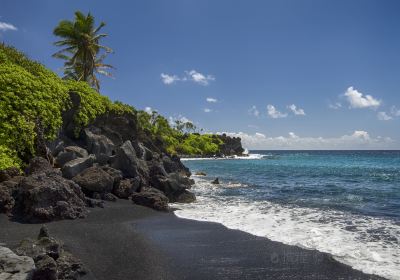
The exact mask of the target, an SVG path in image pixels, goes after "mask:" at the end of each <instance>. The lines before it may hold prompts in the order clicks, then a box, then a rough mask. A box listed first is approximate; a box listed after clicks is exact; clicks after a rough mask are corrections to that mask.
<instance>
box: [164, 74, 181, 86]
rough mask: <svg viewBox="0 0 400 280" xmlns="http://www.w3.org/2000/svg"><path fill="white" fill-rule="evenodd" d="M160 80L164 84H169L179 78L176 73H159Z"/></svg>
mask: <svg viewBox="0 0 400 280" xmlns="http://www.w3.org/2000/svg"><path fill="white" fill-rule="evenodd" d="M161 80H162V82H163V83H164V84H166V85H171V84H173V83H175V82H177V81H179V80H180V78H179V77H178V76H176V75H168V74H164V73H161Z"/></svg>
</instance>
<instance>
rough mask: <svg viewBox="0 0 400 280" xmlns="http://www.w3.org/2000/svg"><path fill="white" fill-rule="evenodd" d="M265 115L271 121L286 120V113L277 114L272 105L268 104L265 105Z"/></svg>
mask: <svg viewBox="0 0 400 280" xmlns="http://www.w3.org/2000/svg"><path fill="white" fill-rule="evenodd" d="M267 113H268V116H270V117H271V118H273V119H279V118H286V117H287V114H286V113H281V112H279V111H278V110H277V109H276V108H275V107H274V106H273V105H271V104H268V105H267Z"/></svg>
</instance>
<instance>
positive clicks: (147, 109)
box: [144, 107, 157, 115]
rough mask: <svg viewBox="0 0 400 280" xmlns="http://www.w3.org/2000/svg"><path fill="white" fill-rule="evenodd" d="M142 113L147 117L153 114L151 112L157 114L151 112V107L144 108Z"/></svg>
mask: <svg viewBox="0 0 400 280" xmlns="http://www.w3.org/2000/svg"><path fill="white" fill-rule="evenodd" d="M144 111H145V112H146V113H147V114H149V115H151V114H152V113H153V111H156V112H157V110H153V109H152V108H151V107H145V108H144Z"/></svg>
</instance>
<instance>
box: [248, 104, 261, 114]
mask: <svg viewBox="0 0 400 280" xmlns="http://www.w3.org/2000/svg"><path fill="white" fill-rule="evenodd" d="M248 112H249V115H252V116H255V117H259V116H260V111H258V109H257V107H256V106H255V105H253V106H251V108H250V109H249V111H248Z"/></svg>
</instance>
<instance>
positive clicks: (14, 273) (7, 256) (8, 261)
mask: <svg viewBox="0 0 400 280" xmlns="http://www.w3.org/2000/svg"><path fill="white" fill-rule="evenodd" d="M34 270H35V263H34V261H33V259H32V258H31V257H28V256H18V255H17V254H15V253H14V252H13V251H11V250H10V249H9V248H6V247H2V246H0V279H4V280H8V279H9V280H30V279H32V276H33V273H34Z"/></svg>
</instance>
